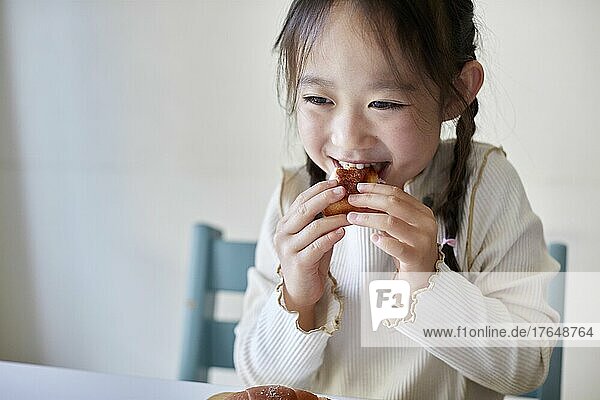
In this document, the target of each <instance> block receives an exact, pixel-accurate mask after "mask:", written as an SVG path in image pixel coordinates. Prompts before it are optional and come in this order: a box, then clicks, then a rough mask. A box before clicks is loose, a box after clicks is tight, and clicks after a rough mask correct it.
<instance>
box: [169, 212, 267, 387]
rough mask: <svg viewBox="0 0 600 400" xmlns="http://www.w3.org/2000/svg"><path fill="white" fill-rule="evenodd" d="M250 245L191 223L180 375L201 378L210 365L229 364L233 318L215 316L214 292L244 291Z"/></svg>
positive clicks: (252, 249) (252, 245)
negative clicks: (227, 319)
mask: <svg viewBox="0 0 600 400" xmlns="http://www.w3.org/2000/svg"><path fill="white" fill-rule="evenodd" d="M255 248H256V244H255V243H241V242H228V241H225V240H223V239H222V238H221V232H220V231H218V230H217V229H214V228H212V227H210V226H208V225H204V224H197V225H195V226H194V230H193V239H192V251H191V260H190V271H189V282H188V285H189V286H188V296H189V297H188V299H187V307H186V311H185V320H184V326H183V329H184V337H183V346H182V351H183V353H182V355H181V365H180V370H179V379H180V380H186V381H201V382H206V381H207V379H208V368H209V367H221V368H233V341H234V334H233V328H234V327H235V325H236V323H234V322H220V321H215V319H214V315H213V312H214V303H215V293H216V292H217V291H219V290H229V291H236V292H242V293H243V292H244V291H245V290H246V286H247V281H246V280H247V278H246V271H247V269H248V267H250V266H252V265H253V264H254V252H255Z"/></svg>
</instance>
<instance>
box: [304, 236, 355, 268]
mask: <svg viewBox="0 0 600 400" xmlns="http://www.w3.org/2000/svg"><path fill="white" fill-rule="evenodd" d="M344 234H345V230H344V228H339V229H337V230H335V231H333V232H328V233H326V234H325V235H323V236H321V237H320V238H318V239H317V240H315V241H314V242H312V243H310V244H309V245H308V246H306V247H305V248H304V249H302V250H301V251H300V252H298V255H297V256H298V258H299V259H300V260H302V263H303V264H306V265H312V264H316V263H317V262H318V261H319V260H321V259H322V258H323V256H324V255H325V253H327V252H328V251H329V250H331V249H332V248H333V245H334V244H336V243H337V242H339V241H340V240H342V238H343V237H344Z"/></svg>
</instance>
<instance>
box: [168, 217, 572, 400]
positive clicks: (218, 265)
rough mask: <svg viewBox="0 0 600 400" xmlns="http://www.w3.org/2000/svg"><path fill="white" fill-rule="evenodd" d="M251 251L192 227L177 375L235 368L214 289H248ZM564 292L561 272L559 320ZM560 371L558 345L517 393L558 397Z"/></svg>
mask: <svg viewBox="0 0 600 400" xmlns="http://www.w3.org/2000/svg"><path fill="white" fill-rule="evenodd" d="M255 249H256V243H252V242H246V243H242V242H228V241H225V240H223V239H222V237H221V232H220V231H219V230H217V229H215V228H212V227H210V226H208V225H205V224H197V225H195V226H194V231H193V239H192V251H191V259H190V270H189V281H188V285H189V286H188V299H187V304H186V311H185V320H184V326H183V329H184V337H183V345H182V354H181V365H180V370H179V379H181V380H186V381H202V382H206V380H207V378H208V368H209V367H222V368H233V367H234V366H233V342H234V334H233V329H234V327H235V325H236V323H234V322H219V321H215V319H214V301H215V293H216V291H218V290H229V291H236V292H244V291H245V290H246V286H247V280H246V279H247V278H246V273H247V269H248V267H250V266H251V265H253V264H254V252H255ZM548 249H549V251H550V254H551V255H552V257H554V259H556V260H557V261H558V262H559V263H560V272H565V271H566V266H567V247H566V246H565V245H564V244H561V243H552V244H550V245H549V246H548ZM564 293H565V280H564V274H559V275H558V276H557V277H556V278H555V279H553V280H552V282H551V284H550V287H549V291H548V302H549V303H550V305H551V306H552V308H554V309H555V310H556V311H558V312H559V313H560V315H561V322H562V315H563V311H564V296H565V295H564ZM561 370H562V347H560V346H557V347H556V348H555V349H554V351H553V352H552V358H551V359H550V368H549V371H548V377H547V378H546V381H545V382H544V384H543V385H542V386H540V387H539V388H538V389H536V390H534V391H532V392H529V393H527V394H524V395H521V396H524V397H533V398H539V399H541V400H559V399H560V391H561Z"/></svg>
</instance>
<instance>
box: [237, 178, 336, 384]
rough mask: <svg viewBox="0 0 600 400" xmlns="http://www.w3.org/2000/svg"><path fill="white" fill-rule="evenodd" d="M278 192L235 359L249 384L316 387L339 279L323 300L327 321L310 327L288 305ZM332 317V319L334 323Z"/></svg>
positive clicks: (320, 310)
mask: <svg viewBox="0 0 600 400" xmlns="http://www.w3.org/2000/svg"><path fill="white" fill-rule="evenodd" d="M285 182H286V179H285V171H284V179H283V181H282V183H281V184H280V185H279V186H278V187H277V189H276V190H275V191H274V193H273V195H272V197H271V199H270V202H269V205H268V207H267V212H266V215H265V218H264V220H263V224H262V227H261V233H260V236H259V239H258V242H257V248H256V257H255V266H254V267H251V268H249V270H248V287H247V289H246V293H245V295H244V302H243V310H242V317H241V319H240V321H239V323H238V325H237V326H236V328H235V344H234V364H235V369H236V372H237V374H238V376H239V377H240V378H241V380H242V381H243V382H244V383H245V384H246V385H249V386H253V385H261V384H270V383H275V382H276V383H278V384H283V385H288V386H291V387H297V388H310V386H311V382H312V380H313V378H314V376H315V374H316V372H317V370H318V369H319V367H320V366H321V364H322V362H323V354H324V351H325V346H326V344H327V340H328V338H329V337H330V335H331V333H332V329H328V328H327V327H328V326H332V321H333V320H334V318H335V317H334V316H335V315H336V313H337V311H336V307H335V306H334V305H335V301H334V300H333V292H334V289H335V287H334V286H332V284H333V282H334V281H333V282H332V281H331V279H330V281H329V282H328V284H329V288H330V290H329V291H326V296H324V297H323V298H322V299H321V300H320V301H319V303H318V304H317V310H316V318H317V322H320V323H321V324H323V326H321V327H320V328H318V329H315V330H312V331H310V332H305V331H303V330H302V329H301V328H300V327H299V325H298V322H297V319H298V313H297V312H290V311H288V310H287V309H286V308H285V304H284V303H283V296H282V292H281V289H282V288H281V283H282V278H281V277H280V276H279V275H278V267H279V260H278V257H277V253H276V252H275V248H274V246H273V235H274V232H275V229H276V226H277V222H278V221H279V219H280V218H281V215H282V212H281V204H282V191H283V190H287V188H286V189H284V188H283V186H284V184H285ZM328 321H329V322H328Z"/></svg>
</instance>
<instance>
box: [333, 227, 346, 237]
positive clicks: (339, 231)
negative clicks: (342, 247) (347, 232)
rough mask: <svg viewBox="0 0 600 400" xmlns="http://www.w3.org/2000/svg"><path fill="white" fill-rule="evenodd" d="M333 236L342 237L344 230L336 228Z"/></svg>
mask: <svg viewBox="0 0 600 400" xmlns="http://www.w3.org/2000/svg"><path fill="white" fill-rule="evenodd" d="M335 234H336V235H338V236H342V235H343V234H344V228H338V229H337V230H336V231H335Z"/></svg>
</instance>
